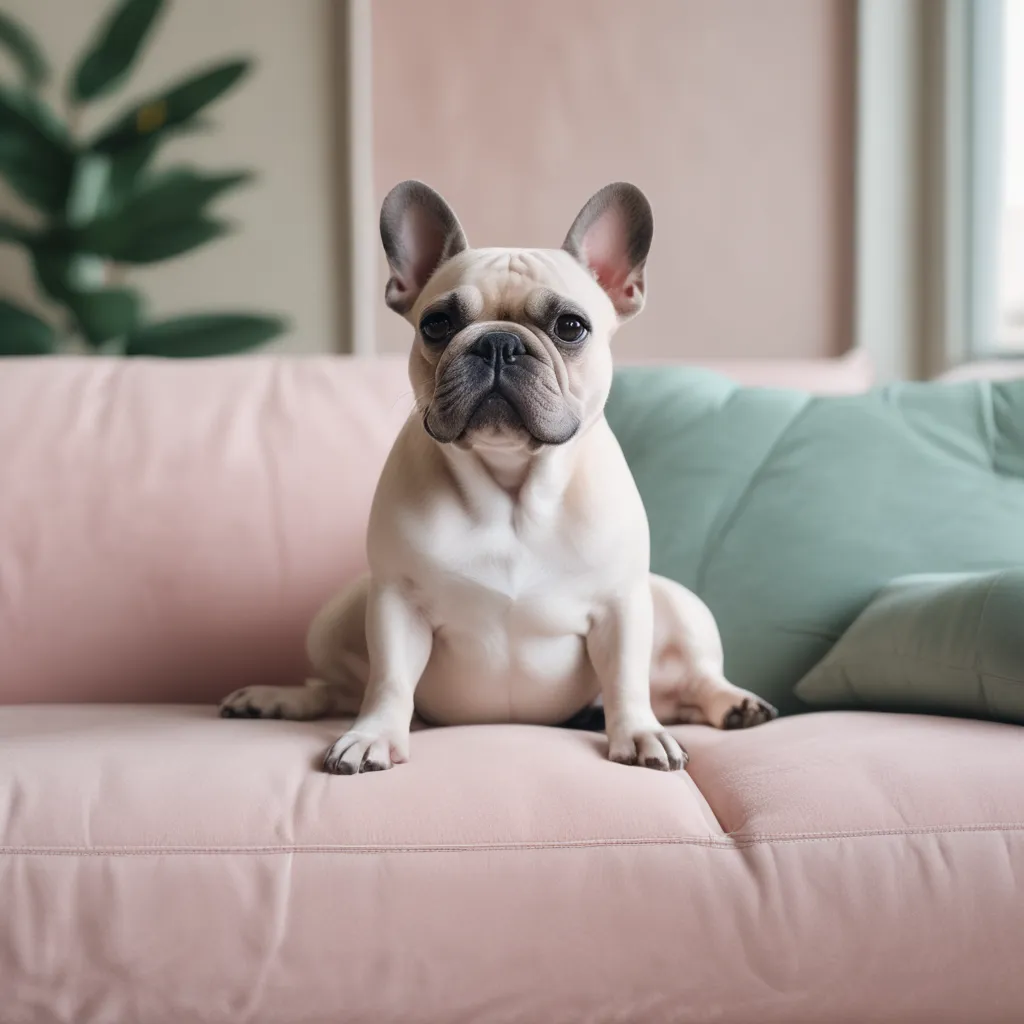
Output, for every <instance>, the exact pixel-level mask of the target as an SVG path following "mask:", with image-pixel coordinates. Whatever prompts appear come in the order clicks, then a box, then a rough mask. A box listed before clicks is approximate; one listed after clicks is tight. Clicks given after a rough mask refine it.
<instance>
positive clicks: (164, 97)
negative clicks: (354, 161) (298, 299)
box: [0, 0, 285, 357]
mask: <svg viewBox="0 0 1024 1024" xmlns="http://www.w3.org/2000/svg"><path fill="white" fill-rule="evenodd" d="M164 7H165V2H164V0H121V2H119V3H117V4H115V6H114V7H113V9H112V10H111V12H110V13H109V14H108V16H107V17H106V19H105V20H104V22H103V23H102V24H101V25H100V26H99V28H98V30H97V31H96V33H95V35H94V37H93V38H92V40H91V41H90V43H89V44H88V46H87V47H86V49H85V52H84V53H83V54H82V56H81V58H80V59H79V60H78V62H77V64H76V65H75V66H74V67H73V68H72V70H71V72H70V73H69V75H68V79H67V84H66V97H67V117H66V118H61V117H59V116H58V114H57V113H56V111H55V110H54V109H53V107H52V106H50V105H49V104H48V103H47V102H46V101H45V99H44V98H43V95H42V88H43V86H45V85H46V83H47V81H48V80H49V77H50V69H49V64H48V62H47V60H46V58H45V57H44V55H43V52H42V50H41V49H40V47H39V46H38V45H37V43H36V42H35V41H34V40H33V39H32V37H31V35H30V34H29V33H28V31H26V29H25V28H24V27H23V26H22V25H20V24H19V23H17V22H16V21H15V20H13V19H12V18H11V17H10V16H9V15H6V14H4V13H3V12H0V47H3V48H5V49H6V51H7V52H8V53H9V54H10V55H11V57H12V58H13V59H14V62H15V64H16V66H17V67H18V69H19V72H20V76H19V77H20V80H19V81H18V82H14V83H8V82H0V176H2V177H3V178H4V179H5V180H6V182H7V184H8V185H9V186H10V187H11V189H12V190H13V191H14V192H15V193H16V194H17V195H18V196H19V197H20V198H21V199H22V200H24V201H25V202H26V203H27V204H28V205H29V206H31V207H33V208H34V210H35V211H36V212H37V217H36V218H35V222H34V223H27V222H23V220H24V219H22V220H14V219H11V218H7V217H4V218H0V242H5V243H9V244H12V245H17V246H20V247H21V248H22V249H24V250H25V252H26V255H27V256H28V259H29V260H30V262H31V266H32V270H33V273H34V277H35V281H36V284H37V286H38V288H39V290H40V292H41V293H42V294H43V295H44V296H45V297H46V298H47V299H48V300H50V302H51V303H53V304H55V306H56V307H57V311H56V312H57V315H55V316H54V318H53V319H52V320H48V319H43V318H41V317H39V316H36V315H35V314H34V313H32V312H30V311H28V310H26V309H23V308H21V307H20V306H18V305H16V304H15V303H13V302H11V301H9V300H8V299H5V298H0V356H3V355H43V354H48V353H53V352H64V351H86V352H98V353H106V354H118V355H125V356H154V355H158V356H179V357H187V356H206V355H217V354H224V353H230V352H238V351H242V350H245V349H249V348H252V347H255V346H257V345H260V344H263V343H264V342H266V341H268V340H269V339H271V338H273V337H274V336H275V335H277V334H279V333H280V332H281V331H282V330H283V329H284V328H285V323H284V321H283V320H282V319H281V318H280V317H276V316H267V315H256V314H251V313H233V312H220V313H206V314H190V315H187V316H181V317H176V318H174V319H170V320H160V321H153V320H150V319H149V318H148V317H147V314H146V305H145V301H144V299H143V296H142V295H141V294H140V293H139V292H138V291H137V290H135V289H133V288H131V287H129V286H128V285H127V284H126V283H125V275H126V272H127V271H129V270H130V268H131V267H133V266H139V265H144V264H151V263H156V262H159V261H161V260H167V259H172V258H174V257H176V256H181V255H182V254H183V253H187V252H190V251H192V250H193V249H196V248H198V247H199V246H202V245H206V244H207V243H209V242H211V241H213V240H214V239H216V238H219V237H220V236H222V235H223V234H225V233H226V232H227V231H228V230H229V225H228V224H226V223H225V222H224V221H222V220H219V219H217V218H216V217H215V216H213V215H212V214H211V213H210V207H211V204H212V203H213V202H214V201H215V200H216V199H217V198H218V197H219V196H222V195H223V194H224V193H226V192H227V191H229V190H230V189H234V188H238V187H239V186H241V185H243V184H245V183H247V182H248V181H250V180H251V178H252V175H251V174H250V173H249V172H248V171H232V172H226V173H208V172H204V171H202V170H199V169H197V168H195V167H188V166H172V167H169V168H166V169H163V170H155V169H154V168H153V158H154V157H155V156H156V154H157V153H158V152H159V151H160V150H161V149H162V148H163V147H164V146H166V145H167V144H168V143H169V142H170V141H171V140H173V139H174V137H175V136H176V135H179V134H181V133H183V132H188V131H192V130H195V129H196V128H198V127H200V126H201V124H202V122H201V120H200V115H201V114H202V113H203V112H204V111H206V109H207V108H208V107H209V106H210V105H211V104H213V103H214V102H216V101H217V100H219V99H220V98H221V97H222V96H223V95H224V94H225V93H226V92H227V91H228V90H229V89H231V88H233V87H234V86H235V85H237V84H238V82H239V81H240V80H241V79H242V78H243V77H244V76H245V75H246V73H247V72H248V71H249V69H250V64H251V62H250V61H248V60H246V59H236V60H231V61H227V62H224V63H220V64H217V65H215V66H212V67H208V68H206V69H204V70H201V71H198V72H194V73H192V74H191V75H188V76H187V77H185V78H183V79H182V80H181V81H179V82H177V83H176V84H174V85H171V86H170V87H168V88H166V89H163V90H161V91H160V92H157V93H155V94H153V95H151V96H149V97H147V98H145V99H143V100H141V101H140V102H137V103H134V104H131V105H129V106H127V107H126V109H124V111H123V112H122V113H120V114H119V115H118V116H116V117H115V118H114V119H113V121H111V122H110V123H108V124H106V125H104V126H103V127H101V128H100V129H99V131H98V132H96V133H95V134H94V135H92V136H90V137H88V138H83V137H81V135H80V133H79V131H78V130H77V125H78V120H79V114H80V112H81V110H82V108H83V107H84V106H85V105H86V104H88V103H91V102H92V101H94V100H96V99H98V98H99V97H101V96H108V95H110V94H112V93H114V92H116V91H117V90H119V89H120V88H121V87H122V86H123V85H124V83H125V82H126V81H127V79H128V77H129V75H130V73H131V71H132V69H133V67H134V66H135V65H136V63H137V62H138V59H139V56H140V54H141V53H142V51H143V49H144V47H145V45H146V42H147V40H148V39H149V38H150V36H151V35H152V33H153V30H154V28H155V26H156V24H157V22H158V20H159V18H160V15H161V13H162V11H163V9H164Z"/></svg>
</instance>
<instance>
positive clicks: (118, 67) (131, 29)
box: [69, 0, 164, 103]
mask: <svg viewBox="0 0 1024 1024" xmlns="http://www.w3.org/2000/svg"><path fill="white" fill-rule="evenodd" d="M163 6H164V3H163V0H121V3H120V4H119V5H118V6H117V7H115V8H114V10H113V11H112V12H111V13H110V15H109V17H108V18H107V20H106V21H105V22H104V23H103V24H102V26H101V27H100V29H99V31H98V32H97V34H96V36H95V38H94V39H93V41H92V44H91V45H90V47H89V50H88V51H87V52H86V54H85V55H84V56H83V58H82V60H81V63H80V64H79V65H78V69H77V71H75V74H74V76H73V77H72V79H71V86H70V90H69V91H70V95H71V98H72V99H73V100H75V101H76V102H79V103H85V102H87V101H89V100H94V99H97V98H98V97H100V96H104V95H106V94H107V93H109V92H111V91H112V90H114V89H116V88H117V86H118V85H120V84H121V82H122V81H123V80H124V79H125V78H126V77H127V76H128V73H129V72H130V71H131V69H132V65H134V64H135V62H136V60H137V59H138V57H139V54H140V53H141V52H142V47H143V44H144V43H145V41H146V38H147V36H149V34H150V32H151V31H152V30H153V26H154V25H155V24H156V20H157V17H158V16H159V14H160V12H161V10H162V9H163Z"/></svg>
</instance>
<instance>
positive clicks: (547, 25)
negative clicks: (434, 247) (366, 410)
mask: <svg viewBox="0 0 1024 1024" xmlns="http://www.w3.org/2000/svg"><path fill="white" fill-rule="evenodd" d="M372 11H373V98H374V153H373V155H374V176H375V182H376V189H377V195H376V197H375V198H376V200H377V201H378V202H379V201H380V199H382V198H383V196H384V195H385V194H386V192H387V190H388V189H389V188H390V187H391V186H392V185H393V184H394V183H395V182H396V181H399V180H401V179H402V178H407V177H419V178H423V179H424V180H426V181H427V182H429V183H430V184H432V185H433V186H434V187H435V188H437V189H438V190H439V191H440V192H441V193H442V194H443V195H444V196H445V197H446V198H447V199H448V200H449V202H450V203H451V204H452V205H453V206H454V208H455V210H456V212H457V213H458V215H459V217H460V219H461V220H462V224H463V227H465V229H466V231H467V234H468V236H469V240H470V243H471V244H476V245H539V246H558V245H560V244H561V242H562V239H563V237H564V235H565V232H566V231H567V229H568V227H569V225H570V224H571V222H572V219H573V217H574V216H575V215H576V212H577V210H578V209H579V208H580V207H581V206H582V205H583V203H584V202H585V201H586V199H587V198H588V197H589V196H590V195H591V194H592V193H593V192H594V191H596V190H597V189H598V188H600V187H601V186H602V185H604V184H606V183H607V182H609V181H615V180H618V179H627V180H631V181H633V182H635V183H636V184H638V185H639V186H640V187H641V188H642V189H643V190H644V191H645V192H646V193H647V195H648V197H649V198H650V200H651V203H652V205H653V207H654V214H655V235H654V248H653V250H652V255H651V258H650V261H649V284H650V292H649V302H648V306H647V309H646V310H645V312H644V314H643V316H642V317H640V318H638V319H637V320H636V321H634V322H633V323H632V324H630V325H628V326H627V327H626V328H625V329H624V330H623V332H622V334H621V336H620V342H619V346H618V351H619V353H620V355H623V354H626V353H628V354H633V355H642V356H672V355H674V356H678V355H687V356H710V355H714V356H751V355H757V356H766V357H774V356H791V357H816V356H831V355H836V354H838V353H840V352H843V351H845V350H846V349H847V348H848V347H849V346H850V343H851V318H852V312H851V311H852V288H853V270H852V267H853V263H852V257H853V198H854V196H853V167H854V130H855V117H854V74H855V68H854V58H855V52H856V28H855V19H856V7H855V4H854V2H853V0H715V2H713V3H711V2H708V0H633V2H630V3H629V4H623V3H621V0H517V2H516V3H499V2H491V0H430V2H429V3H425V2H421V0H374V2H373V4H372ZM379 265H380V274H381V280H383V275H384V262H383V260H380V259H379ZM381 288H383V284H381ZM378 338H379V339H380V345H381V347H382V348H384V349H388V350H402V349H404V348H405V347H406V346H407V345H408V341H409V330H408V328H407V326H406V325H404V324H403V323H402V322H401V321H400V320H399V319H398V318H397V317H394V316H389V315H387V312H386V311H385V312H384V314H382V315H381V316H379V317H378Z"/></svg>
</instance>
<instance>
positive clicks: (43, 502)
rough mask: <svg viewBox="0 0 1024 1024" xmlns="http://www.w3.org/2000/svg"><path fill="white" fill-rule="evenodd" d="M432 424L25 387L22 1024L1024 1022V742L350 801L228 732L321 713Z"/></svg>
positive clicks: (383, 783)
mask: <svg viewBox="0 0 1024 1024" xmlns="http://www.w3.org/2000/svg"><path fill="white" fill-rule="evenodd" d="M764 369H765V368H763V367H761V368H758V367H756V366H753V367H751V366H745V367H744V366H737V367H734V370H735V371H736V373H737V375H739V376H741V377H743V376H746V377H747V379H748V380H750V379H754V380H757V379H769V380H770V381H771V383H782V382H784V381H785V379H786V374H784V373H782V371H781V368H780V367H779V366H778V365H776V366H774V367H770V368H769V373H770V374H771V375H770V376H769V377H768V378H765V377H762V376H760V372H761V371H763V370H764ZM796 371H797V372H803V373H804V374H806V372H807V368H806V367H805V368H796ZM829 373H830V374H831V376H830V377H828V378H827V379H825V378H823V379H822V380H821V386H822V387H823V388H824V389H827V390H831V391H836V390H844V389H849V388H856V387H859V386H861V385H862V384H863V383H864V382H865V368H864V366H863V365H862V364H858V363H857V362H855V361H854V362H850V363H846V364H843V365H841V366H839V367H838V368H833V369H832V370H830V371H829ZM809 382H810V383H814V381H813V380H811V379H810V378H807V377H805V378H804V379H801V380H798V381H797V383H802V384H806V383H809ZM408 406H409V393H408V386H407V385H406V383H405V381H404V373H403V368H402V365H401V363H400V362H396V361H380V362H373V363H369V362H363V363H356V362H345V361H343V360H305V361H292V362H276V361H272V360H264V359H252V360H233V361H232V360H226V361H217V362H210V363H201V364H184V363H181V364H174V363H157V362H153V363H147V362H142V363H132V364H126V363H118V362H103V361H92V362H87V361H72V360H68V361H8V362H6V363H0V701H3V702H4V703H5V704H6V705H8V706H6V707H2V708H0V1021H2V1022H3V1024H48V1022H56V1021H60V1022H73V1024H108V1022H118V1024H120V1022H126V1024H155V1022H161V1024H162V1022H167V1024H186V1022H187V1024H200V1022H232V1024H235V1022H248V1024H260V1022H262V1024H290V1022H300V1021H301V1022H310V1024H312V1022H321V1021H323V1022H327V1021H331V1022H337V1021H345V1022H352V1024H354V1022H362V1021H367V1022H369V1021H373V1022H419V1021H424V1022H426V1021H431V1022H433V1021H437V1022H445V1024H455V1022H548V1021H552V1022H555V1021H557V1022H561V1021H564V1022H587V1024H589V1022H604V1021H609V1022H611V1021H619V1022H634V1021H636V1022H640V1021H643V1022H655V1024H657V1022H673V1024H674V1022H689V1021H717V1022H725V1024H730V1022H736V1024H750V1022H757V1024H769V1022H779V1024H801V1022H808V1024H810V1022H814V1024H824V1022H832V1021H843V1022H847V1021H848V1022H857V1024H866V1022H872V1021H902V1022H913V1021H920V1022H928V1024H937V1022H942V1021H955V1022H966V1021H971V1022H976V1024H984V1022H989V1021H992V1022H995V1021H1016V1020H1022V1019H1024V976H1022V974H1021V972H1020V969H1019V956H1020V952H1021V951H1022V950H1024V743H1022V739H1021V733H1020V731H1019V730H1017V729H1014V728H1011V727H1007V726H999V725H993V724H985V723H979V722H964V721H954V720H948V719H940V718H917V717H910V716H895V715H871V714H813V715H806V716H803V717H797V718H790V719H783V720H780V721H778V722H775V723H772V724H771V725H768V726H764V727H761V728H758V729H755V730H752V731H750V732H746V733H720V732H715V731H713V730H710V729H706V728H699V727H686V728H680V729H679V730H678V735H679V737H680V738H681V739H682V740H683V741H684V742H685V744H686V747H687V748H688V750H689V751H690V754H691V758H692V759H691V762H690V767H689V771H688V773H685V774H683V773H678V774H671V775H669V774H660V773H657V772H651V771H645V770H641V769H636V768H626V767H622V766H619V765H614V764H610V763H608V762H607V761H606V760H605V759H604V757H603V751H604V739H603V737H601V736H599V735H594V734H587V733H579V732H572V731H567V730H559V729H542V728H527V727H518V726H490V727H479V728H458V729H439V730H426V731H422V732H418V733H416V734H415V735H414V737H413V743H412V761H411V763H410V764H408V765H405V766H402V767H399V768H397V769H395V770H394V771H390V772H386V773H380V774H373V775H363V776H358V777H353V778H339V777H334V776H328V775H325V774H323V773H322V772H320V771H319V770H318V763H319V759H320V756H321V754H322V752H323V750H324V748H325V747H326V746H327V744H328V743H329V742H330V741H331V740H332V739H334V738H335V737H336V736H337V735H338V733H339V731H340V729H341V728H342V727H341V725H340V724H339V723H337V722H333V723H331V722H327V723H310V724H303V723H291V722H276V721H268V722H260V721H225V720H221V719H218V718H217V717H216V716H215V712H214V708H213V707H212V704H213V702H215V701H216V700H217V699H218V698H220V697H221V696H223V695H224V694H226V693H227V692H228V691H229V690H231V689H233V688H235V687H237V686H240V685H244V684H248V683H259V682H277V681H289V680H298V679H299V678H300V677H301V675H302V671H303V668H304V666H303V655H302V639H303V632H304V629H305V625H306V622H307V620H308V619H309V617H310V615H311V613H312V612H313V610H314V609H315V608H316V607H317V605H318V604H319V602H320V601H321V600H322V599H323V598H324V597H325V596H326V595H327V594H328V593H329V592H330V591H331V590H333V589H334V588H335V587H337V586H338V585H339V584H340V583H341V582H342V581H344V580H346V579H347V578H349V577H351V576H352V575H353V574H354V573H355V572H357V571H358V570H359V569H360V568H361V566H362V564H363V529H364V525H365V520H366V515H367V508H368V504H369V501H370V496H371V493H372V489H373V486H374V482H375V477H376V474H377V471H378V469H379V467H380V465H381V462H382V460H383V458H384V455H385V452H386V450H387V448H388V445H389V443H390V440H391V438H392V436H393V435H394V433H395V431H396V430H397V428H398V425H399V423H400V421H401V420H402V418H403V417H404V415H405V413H406V411H407V409H408Z"/></svg>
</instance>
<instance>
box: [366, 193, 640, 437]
mask: <svg viewBox="0 0 1024 1024" xmlns="http://www.w3.org/2000/svg"><path fill="white" fill-rule="evenodd" d="M653 230H654V223H653V219H652V216H651V208H650V205H649V204H648V202H647V200H646V198H645V197H644V195H643V193H642V192H640V190H639V189H637V188H636V187H635V186H633V185H627V184H623V183H619V184H614V185H608V186H607V187H605V188H603V189H601V191H600V192H598V193H597V194H596V195H594V196H593V197H592V198H591V199H590V201H589V202H588V203H587V204H586V206H584V207H583V209H582V210H581V211H580V213H579V215H578V216H577V218H576V220H575V221H574V222H573V225H572V227H571V228H570V229H569V233H568V235H567V236H566V239H565V242H564V243H563V245H562V248H561V249H471V248H469V244H468V242H467V241H466V236H465V233H464V232H463V230H462V227H461V225H460V224H459V221H458V219H457V218H456V216H455V214H454V213H453V212H452V210H451V208H450V207H449V206H448V204H447V203H446V202H445V201H444V200H443V199H442V198H441V196H439V195H438V194H437V193H436V192H435V191H433V189H431V188H429V187H427V186H426V185H424V184H422V183H421V182H418V181H405V182H402V184H400V185H397V186H396V187H395V188H393V189H392V190H391V192H389V193H388V196H387V198H386V199H385V200H384V206H383V208H382V209H381V215H380V231H381V238H382V240H383V242H384V251H385V253H386V254H387V258H388V263H389V265H390V267H391V278H390V280H389V281H388V284H387V291H386V300H387V304H388V305H389V306H390V307H391V308H392V309H393V310H395V311H396V312H398V313H401V314H402V315H403V316H404V317H405V318H406V319H407V320H409V322H410V323H411V324H412V325H413V327H414V328H415V329H416V337H415V340H414V342H413V350H412V355H411V357H410V363H409V370H410V378H411V380H412V384H413V388H414V390H415V393H416V400H417V403H418V405H419V408H420V409H421V410H422V412H423V425H424V427H425V429H426V430H427V432H428V433H429V434H430V436H431V437H433V438H434V439H435V440H436V441H438V442H441V443H454V444H458V445H460V446H463V447H474V446H477V445H489V446H493V445H501V446H510V445H511V446H517V447H524V446H525V447H527V448H529V449H530V450H537V449H539V448H542V447H544V446H547V445H559V444H565V443H566V442H567V441H569V440H571V439H572V438H573V437H575V436H576V435H577V434H579V433H580V431H582V430H584V429H586V428H587V427H588V426H589V425H590V424H591V423H593V422H594V421H595V420H596V419H597V418H598V417H599V416H600V414H601V411H602V410H603V408H604V404H605V400H606V399H607V397H608V391H609V389H610V387H611V377H612V365H611V351H610V348H609V341H610V339H611V336H612V334H614V332H615V329H616V328H617V327H618V325H619V324H620V323H622V322H623V321H625V320H627V319H629V318H630V317H631V316H634V315H635V314H636V313H638V312H639V311H640V309H641V308H642V306H643V303H644V290H645V279H644V264H645V262H646V259H647V252H648V250H649V248H650V245H651V236H652V234H653Z"/></svg>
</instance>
